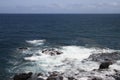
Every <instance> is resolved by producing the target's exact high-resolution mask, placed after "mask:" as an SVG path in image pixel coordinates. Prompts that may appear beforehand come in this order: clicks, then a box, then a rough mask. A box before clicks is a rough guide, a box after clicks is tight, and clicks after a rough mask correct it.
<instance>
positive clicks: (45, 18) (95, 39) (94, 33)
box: [0, 14, 120, 80]
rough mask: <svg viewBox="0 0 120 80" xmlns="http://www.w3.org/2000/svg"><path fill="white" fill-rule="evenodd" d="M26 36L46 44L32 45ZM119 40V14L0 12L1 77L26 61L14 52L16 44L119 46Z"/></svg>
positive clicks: (117, 48)
mask: <svg viewBox="0 0 120 80" xmlns="http://www.w3.org/2000/svg"><path fill="white" fill-rule="evenodd" d="M27 40H31V41H32V40H33V41H35V40H45V44H44V45H39V47H38V45H37V46H33V45H30V44H28V43H27V42H26V41H27ZM119 41H120V14H0V63H1V64H0V80H7V79H8V78H9V77H10V76H11V75H12V74H14V73H16V72H17V69H18V70H19V68H20V67H21V64H23V63H25V62H26V61H25V60H23V57H24V56H25V55H23V54H18V53H19V52H17V48H19V47H30V48H31V47H32V48H33V47H34V48H37V49H38V48H43V46H44V47H46V46H49V47H58V46H71V45H72V46H82V47H87V48H91V47H94V48H95V47H98V48H102V49H103V48H109V49H114V50H120V42H119ZM32 43H34V42H32ZM26 65H27V66H29V65H30V64H26ZM32 65H33V64H32ZM16 66H19V67H17V68H16ZM24 66H25V64H24V65H23V66H22V67H24ZM15 69H16V70H15ZM24 70H26V69H24ZM28 70H29V69H28ZM18 72H19V71H18Z"/></svg>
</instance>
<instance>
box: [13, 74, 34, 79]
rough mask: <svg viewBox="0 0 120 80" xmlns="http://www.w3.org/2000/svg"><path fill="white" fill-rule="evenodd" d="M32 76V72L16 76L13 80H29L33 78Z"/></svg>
mask: <svg viewBox="0 0 120 80" xmlns="http://www.w3.org/2000/svg"><path fill="white" fill-rule="evenodd" d="M32 74H33V73H32V72H29V73H21V74H16V75H15V76H14V77H13V80H27V79H29V78H31V76H32Z"/></svg>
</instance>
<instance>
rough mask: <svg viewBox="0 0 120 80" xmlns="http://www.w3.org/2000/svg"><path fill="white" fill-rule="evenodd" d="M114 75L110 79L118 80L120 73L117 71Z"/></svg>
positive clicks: (119, 79)
mask: <svg viewBox="0 0 120 80" xmlns="http://www.w3.org/2000/svg"><path fill="white" fill-rule="evenodd" d="M115 72H116V73H115V74H114V75H112V77H114V78H115V80H120V71H118V70H115Z"/></svg>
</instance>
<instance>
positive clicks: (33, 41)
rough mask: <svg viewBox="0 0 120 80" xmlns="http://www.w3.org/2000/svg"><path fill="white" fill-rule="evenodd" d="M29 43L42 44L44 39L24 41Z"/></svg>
mask: <svg viewBox="0 0 120 80" xmlns="http://www.w3.org/2000/svg"><path fill="white" fill-rule="evenodd" d="M26 42H27V43H29V44H33V45H35V46H39V45H43V44H44V42H45V40H27V41H26Z"/></svg>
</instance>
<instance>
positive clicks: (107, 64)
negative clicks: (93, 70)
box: [99, 61, 112, 69]
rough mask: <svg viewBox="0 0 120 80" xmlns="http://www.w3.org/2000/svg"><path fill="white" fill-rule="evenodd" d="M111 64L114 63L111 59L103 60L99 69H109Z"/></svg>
mask: <svg viewBox="0 0 120 80" xmlns="http://www.w3.org/2000/svg"><path fill="white" fill-rule="evenodd" d="M111 64H112V62H111V61H106V62H102V63H101V64H100V66H99V69H108V68H109V65H111Z"/></svg>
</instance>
